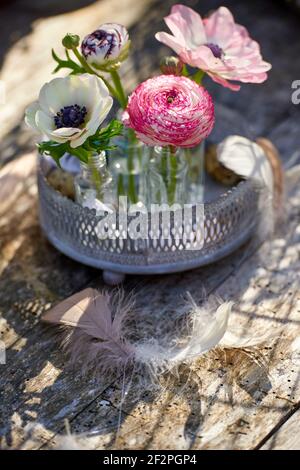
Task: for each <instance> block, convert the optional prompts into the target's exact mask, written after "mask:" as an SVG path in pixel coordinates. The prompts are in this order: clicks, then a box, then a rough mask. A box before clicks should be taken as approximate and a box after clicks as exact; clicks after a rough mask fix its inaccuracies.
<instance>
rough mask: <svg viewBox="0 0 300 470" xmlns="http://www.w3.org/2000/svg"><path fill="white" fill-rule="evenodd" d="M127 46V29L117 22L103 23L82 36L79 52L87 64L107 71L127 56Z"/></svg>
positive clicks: (128, 45)
mask: <svg viewBox="0 0 300 470" xmlns="http://www.w3.org/2000/svg"><path fill="white" fill-rule="evenodd" d="M129 47H130V40H129V37H128V32H127V29H126V28H125V27H124V26H122V25H120V24H117V23H105V24H103V25H101V26H99V28H98V29H97V30H96V31H94V32H93V33H91V34H88V35H87V36H86V37H85V38H84V40H83V41H82V44H81V52H82V55H83V56H84V57H85V59H86V61H87V62H88V63H89V64H91V65H93V66H94V67H95V68H97V69H99V70H106V71H109V70H111V69H114V68H117V67H119V65H120V63H121V62H122V61H123V60H125V59H126V58H127V57H128V53H129Z"/></svg>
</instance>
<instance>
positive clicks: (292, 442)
mask: <svg viewBox="0 0 300 470" xmlns="http://www.w3.org/2000/svg"><path fill="white" fill-rule="evenodd" d="M299 428H300V411H299V410H298V411H296V413H294V414H293V416H292V417H291V418H290V419H288V420H287V421H286V422H285V423H284V424H283V425H282V426H280V428H279V429H278V431H277V432H275V434H273V436H272V437H270V439H268V440H267V442H266V443H265V444H264V445H263V447H262V449H263V450H300V433H299Z"/></svg>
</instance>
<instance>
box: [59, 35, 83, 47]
mask: <svg viewBox="0 0 300 470" xmlns="http://www.w3.org/2000/svg"><path fill="white" fill-rule="evenodd" d="M79 42H80V37H79V36H78V35H77V34H71V33H68V34H66V35H65V37H64V38H63V40H62V44H63V46H64V47H65V48H66V49H73V48H74V47H78V46H79Z"/></svg>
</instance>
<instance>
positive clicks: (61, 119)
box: [54, 104, 87, 129]
mask: <svg viewBox="0 0 300 470" xmlns="http://www.w3.org/2000/svg"><path fill="white" fill-rule="evenodd" d="M86 114H87V110H86V107H85V106H82V107H81V106H78V104H73V105H71V106H65V107H64V108H61V110H60V111H58V113H57V114H56V115H55V116H54V122H55V126H56V128H57V129H60V128H62V127H79V126H81V125H82V124H84V119H85V116H86Z"/></svg>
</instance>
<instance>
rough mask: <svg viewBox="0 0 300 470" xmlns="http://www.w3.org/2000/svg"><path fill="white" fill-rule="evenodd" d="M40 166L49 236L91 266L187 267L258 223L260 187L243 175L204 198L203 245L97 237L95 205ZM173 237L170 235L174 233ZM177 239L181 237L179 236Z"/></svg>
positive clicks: (211, 258)
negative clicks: (72, 194)
mask: <svg viewBox="0 0 300 470" xmlns="http://www.w3.org/2000/svg"><path fill="white" fill-rule="evenodd" d="M45 171H46V167H45V165H43V164H42V165H41V166H40V168H39V171H38V186H39V202H40V221H41V226H42V228H43V230H44V232H45V235H46V236H47V238H48V239H49V241H50V242H51V243H52V244H53V245H54V246H55V247H56V248H57V249H58V250H60V251H61V252H62V253H64V254H66V255H67V256H69V257H70V258H73V259H74V260H76V261H79V262H81V263H83V264H87V265H90V266H92V267H96V268H100V269H106V270H111V271H115V272H122V273H131V274H147V273H149V274H151V273H153V274H155V273H168V272H177V271H184V270H188V269H192V268H196V267H198V266H203V265H206V264H209V263H212V262H215V261H216V260H218V259H220V258H222V257H224V256H226V255H228V254H229V253H231V252H232V251H233V250H235V249H236V248H238V247H239V246H240V245H241V244H242V243H244V242H245V241H246V240H247V239H248V238H249V237H250V235H251V234H252V233H253V231H254V229H255V227H256V225H257V223H258V212H259V211H258V206H259V199H260V194H261V189H259V188H258V187H257V186H256V185H254V184H253V183H252V182H251V181H243V182H241V183H239V185H238V186H236V187H235V188H232V189H230V190H229V191H227V192H226V193H225V194H224V195H223V196H221V197H219V198H218V199H217V200H215V201H213V202H209V203H206V204H204V227H205V229H204V232H203V234H202V236H203V237H204V245H203V247H202V248H201V249H199V250H188V249H186V247H185V246H184V243H183V241H182V240H181V242H180V243H179V244H178V243H177V246H176V243H175V239H174V237H173V239H172V240H171V243H170V241H168V242H165V241H164V239H161V238H159V240H158V241H157V242H156V243H153V242H151V240H150V241H149V240H146V241H145V240H130V239H128V240H125V241H121V240H118V239H117V240H99V238H98V237H97V232H96V229H95V227H96V225H97V222H98V221H99V217H97V216H96V214H95V211H94V210H91V209H88V208H83V207H81V206H80V205H78V204H76V203H74V202H73V201H72V200H70V199H68V198H66V197H64V196H63V195H62V194H61V193H59V192H57V191H56V190H54V189H53V188H52V187H51V186H50V185H49V184H48V182H47V179H46V178H45ZM171 238H172V237H171ZM176 241H177V242H178V238H177V239H176Z"/></svg>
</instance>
